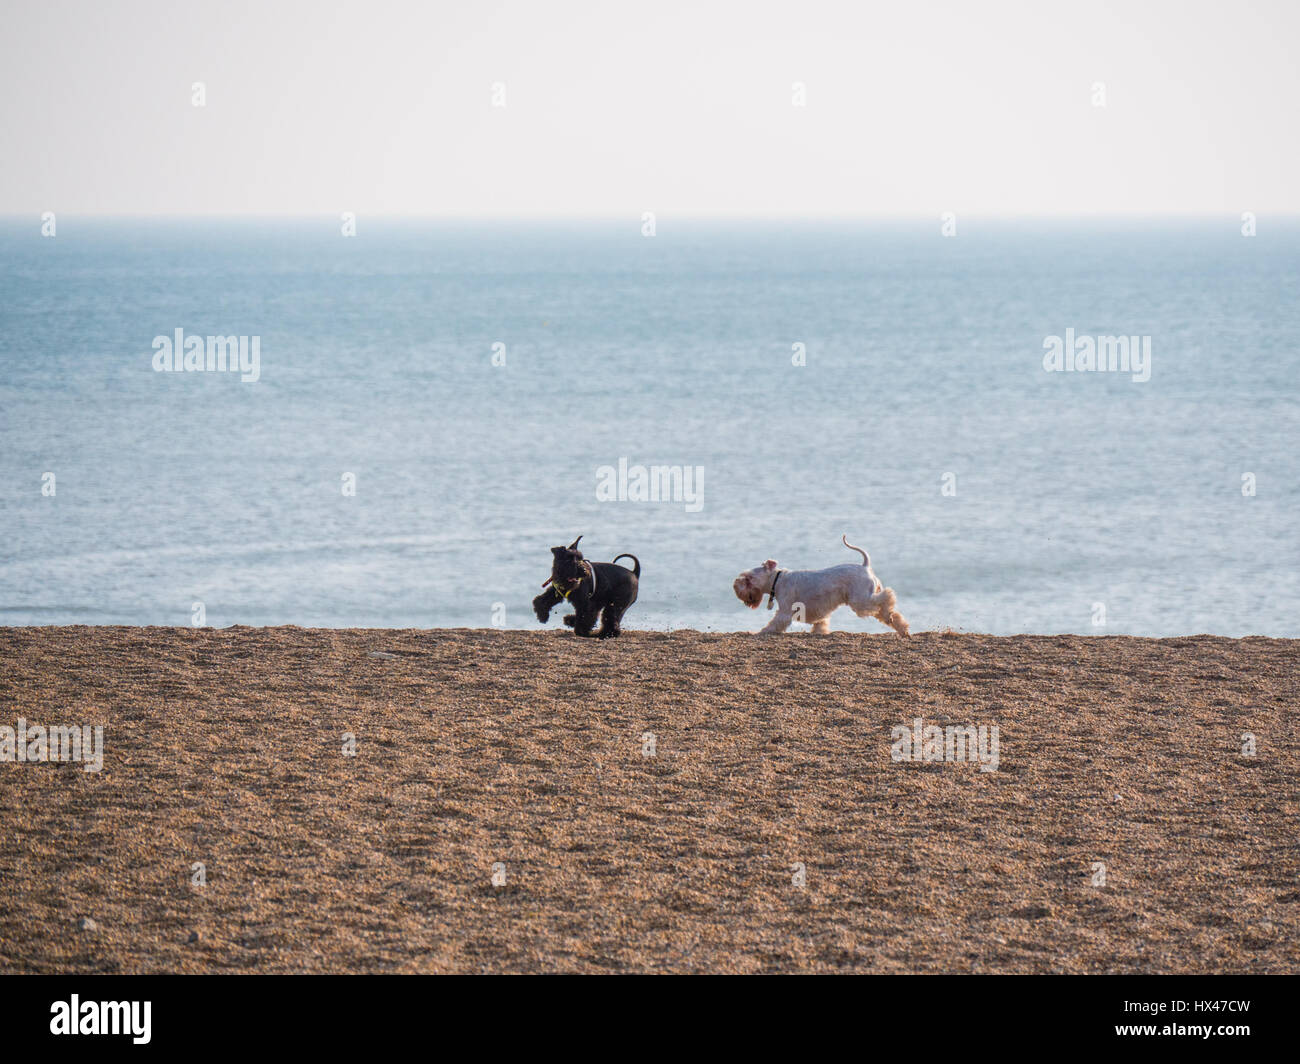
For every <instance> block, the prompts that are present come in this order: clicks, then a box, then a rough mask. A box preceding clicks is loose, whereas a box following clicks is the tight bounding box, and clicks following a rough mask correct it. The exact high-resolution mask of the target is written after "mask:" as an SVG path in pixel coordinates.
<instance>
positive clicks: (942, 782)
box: [0, 627, 1300, 973]
mask: <svg viewBox="0 0 1300 1064" xmlns="http://www.w3.org/2000/svg"><path fill="white" fill-rule="evenodd" d="M0 662H2V663H3V668H2V669H0V725H3V726H7V727H9V728H11V729H16V728H17V727H18V722H19V719H20V718H22V719H23V720H25V721H26V722H27V725H28V726H29V727H30V726H32V725H65V724H67V725H71V724H76V725H92V726H94V725H99V726H102V727H103V767H102V769H101V770H100V771H98V772H86V771H84V767H83V766H82V765H80V764H75V763H65V764H49V763H15V762H9V763H0V823H2V824H3V826H4V829H3V830H4V845H3V847H2V848H0V971H3V972H126V973H131V972H833V971H855V972H1021V973H1027V972H1074V973H1100V972H1285V971H1296V970H1297V969H1298V968H1300V934H1298V931H1300V843H1298V842H1297V837H1298V834H1300V819H1298V817H1300V784H1298V783H1297V779H1298V773H1297V764H1298V763H1300V739H1298V738H1297V728H1296V708H1297V703H1298V700H1300V681H1298V680H1297V674H1298V673H1300V642H1298V641H1293V640H1276V639H1263V638H1250V639H1242V640H1231V639H1222V638H1211V637H1196V638H1182V639H1165V640H1153V639H1137V638H1126V637H1111V638H1082V637H1075V636H1062V637H991V636H979V635H966V634H948V633H944V634H936V633H921V634H918V635H916V636H914V637H913V638H912V639H910V640H901V639H897V638H895V637H894V636H892V635H890V634H887V633H886V634H881V635H879V636H862V635H850V634H833V635H830V636H825V637H812V636H809V635H805V634H796V635H789V636H784V637H777V638H769V639H760V638H757V637H754V636H748V635H733V634H727V635H710V634H700V633H697V632H673V633H650V632H629V633H627V634H626V636H625V637H624V638H623V639H620V640H618V641H608V642H597V641H594V640H577V639H574V638H573V637H572V636H571V635H570V634H569V633H567V632H557V631H546V632H540V631H539V632H515V631H510V632H507V631H491V630H427V631H424V630H401V631H393V630H369V629H367V630H324V629H302V628H293V627H286V628H264V629H262V628H230V629H224V630H214V629H180V628H114V627H66V628H4V629H0ZM917 719H919V720H921V721H923V722H924V724H926V725H937V726H939V727H944V726H949V725H967V724H969V725H973V726H979V725H987V726H996V727H997V728H998V735H999V744H1000V745H999V758H998V764H997V769H996V771H981V769H980V767H979V766H978V765H976V764H971V763H951V762H943V761H940V762H931V763H925V762H919V763H917V762H912V763H909V762H900V761H896V760H895V759H894V758H893V756H891V742H892V740H891V729H893V728H895V727H896V726H904V727H906V728H911V727H912V724H913V721H914V720H917ZM1245 733H1249V734H1250V735H1252V736H1253V737H1254V743H1255V750H1254V753H1253V755H1251V754H1247V753H1244V752H1243V749H1244V746H1245V744H1246V743H1247V742H1248V740H1245V739H1243V735H1244V734H1245ZM349 734H350V735H352V736H354V737H355V739H354V741H355V753H354V754H353V755H352V756H349V755H348V754H347V753H346V752H345V748H346V747H350V744H349V743H348V741H347V739H346V738H345V736H346V735H349ZM196 865H200V866H202V867H201V869H196ZM1102 865H1104V878H1099V877H1101V876H1102V875H1103V870H1101V869H1100V867H1099V866H1102ZM494 877H495V879H496V882H495V883H494ZM87 921H90V922H89V923H88V922H87Z"/></svg>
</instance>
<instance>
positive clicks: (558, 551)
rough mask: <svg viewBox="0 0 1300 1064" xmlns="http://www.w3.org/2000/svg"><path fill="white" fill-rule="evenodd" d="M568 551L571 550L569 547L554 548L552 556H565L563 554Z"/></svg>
mask: <svg viewBox="0 0 1300 1064" xmlns="http://www.w3.org/2000/svg"><path fill="white" fill-rule="evenodd" d="M568 549H569V548H568V547H552V548H551V553H552V554H563V553H564V552H565V551H566V550H568Z"/></svg>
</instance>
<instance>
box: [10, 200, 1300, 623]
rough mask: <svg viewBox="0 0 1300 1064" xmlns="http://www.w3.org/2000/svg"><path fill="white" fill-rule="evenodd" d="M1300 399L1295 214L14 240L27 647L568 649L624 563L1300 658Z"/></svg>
mask: <svg viewBox="0 0 1300 1064" xmlns="http://www.w3.org/2000/svg"><path fill="white" fill-rule="evenodd" d="M178 331H179V332H178ZM191 337H193V338H196V339H195V340H193V342H192V343H191V344H190V349H189V350H188V351H187V347H186V345H187V341H188V340H189V338H191ZM209 337H211V338H213V340H212V341H209V340H208V338H209ZM217 338H220V339H217ZM1121 340H1122V341H1123V343H1121V342H1120V341H1121ZM195 345H197V349H195ZM241 345H242V351H243V354H244V357H245V363H244V365H243V366H240V367H238V368H237V369H235V370H233V371H232V370H231V369H230V368H226V369H224V370H223V369H220V368H219V367H218V365H217V362H218V356H220V360H221V361H226V364H227V366H228V365H229V362H228V361H227V356H231V358H232V359H233V358H234V355H235V352H237V351H239V350H241ZM210 348H211V356H212V357H211V360H209V349H210ZM1090 351H1091V352H1092V354H1091V357H1090V356H1089V352H1090ZM254 354H256V358H255V359H254V357H253V356H254ZM187 356H188V357H187ZM234 360H235V361H236V363H237V359H234ZM209 362H211V368H209ZM254 362H255V365H254ZM187 363H188V364H189V365H191V366H192V367H193V368H191V369H186V368H185V367H186V364H187ZM1098 365H1100V366H1101V367H1102V368H1096V367H1097V366H1098ZM1298 369H1300V220H1297V219H1287V218H1282V219H1270V218H1267V217H1260V218H1259V219H1258V220H1250V221H1249V222H1246V221H1243V219H1242V218H1240V217H1238V216H1237V215H1236V214H1226V215H1224V216H1222V217H1203V218H1170V219H1159V220H1152V219H1149V218H1079V219H1070V220H1063V219H1043V220H1038V219H1026V218H1019V219H990V218H985V219H974V218H972V219H965V218H962V219H958V220H956V222H955V224H954V223H953V220H951V219H949V220H947V221H944V220H941V219H940V218H938V217H935V218H933V219H910V220H901V219H896V220H890V221H869V220H861V219H854V220H843V221H833V220H817V221H809V220H780V219H766V220H754V221H746V220H739V219H718V218H711V219H701V218H689V217H683V218H679V217H673V216H671V215H667V214H661V215H660V216H658V217H657V218H655V219H653V222H652V223H647V221H646V219H644V218H643V217H642V216H640V215H633V216H630V217H627V218H611V219H580V220H547V221H507V220H436V219H401V218H367V217H364V216H363V217H360V218H357V219H355V220H352V221H349V220H348V219H343V218H338V217H325V218H293V219H270V218H243V217H241V218H221V217H207V218H167V217H112V218H105V217H95V218H89V217H76V216H72V215H67V216H64V215H59V216H57V218H54V217H50V218H46V219H45V220H44V221H43V220H42V218H41V217H40V216H22V217H17V216H8V217H5V218H4V219H3V220H0V624H3V625H64V624H126V625H181V626H188V625H193V624H204V625H210V626H218V627H222V626H227V625H285V624H292V625H303V626H325V627H376V628H407V627H416V628H438V627H483V628H489V627H494V626H495V627H502V628H510V629H536V628H538V627H539V625H538V622H537V621H536V619H535V618H534V616H533V614H532V611H531V608H530V600H531V599H532V597H533V596H534V595H537V594H538V593H539V592H540V591H541V588H542V582H543V581H544V580H545V579H546V577H547V575H548V572H549V566H550V558H551V554H550V548H551V547H552V546H555V545H558V544H567V543H569V542H570V541H572V540H573V539H574V538H575V537H577V536H582V542H581V548H582V549H583V550H584V551H586V553H587V556H588V557H590V558H592V559H594V560H609V559H611V558H613V557H614V556H615V555H616V554H620V553H623V552H630V553H632V554H634V555H636V556H637V558H638V559H639V560H640V563H641V567H642V575H641V590H640V598H639V600H638V602H637V603H636V604H635V605H634V606H633V607H632V609H631V610H630V611H629V612H628V614H627V616H626V618H625V626H626V627H627V628H631V629H638V628H639V629H654V630H670V629H671V630H675V629H700V630H704V631H722V632H726V631H747V630H749V631H752V630H757V629H758V628H759V627H761V626H762V625H763V624H764V623H765V622H766V620H767V619H768V617H769V616H770V615H769V614H768V613H767V612H766V610H764V609H759V610H758V611H753V610H750V609H747V608H746V607H745V606H744V605H743V604H742V603H740V602H739V601H738V600H737V599H736V598H735V596H734V594H733V593H732V588H731V585H732V581H733V579H734V578H735V576H736V575H737V574H738V573H739V572H740V571H741V570H742V569H746V568H750V567H752V566H755V565H759V564H762V563H763V562H764V560H765V559H768V558H771V559H774V560H776V561H777V563H778V564H779V565H780V566H782V567H784V568H792V569H795V568H821V567H824V566H830V565H838V564H845V563H852V562H856V561H858V560H859V559H858V556H857V555H856V554H853V553H851V552H850V551H848V550H846V549H845V548H844V546H843V545H842V544H841V542H840V537H841V536H842V535H846V534H847V536H848V539H849V541H850V542H851V543H854V544H858V545H861V546H863V547H865V548H866V549H867V550H868V551H869V552H870V555H871V560H872V564H873V566H874V568H875V570H876V573H877V575H878V576H879V577H880V578H881V579H882V580H883V581H884V583H885V584H887V585H888V586H890V587H892V588H893V589H894V590H895V592H896V594H897V596H898V603H899V609H900V611H901V612H902V613H903V614H904V615H905V616H906V617H907V618H908V620H909V621H910V622H911V624H912V628H913V631H914V632H916V631H922V630H936V629H951V630H954V631H965V632H989V633H995V634H1011V633H1039V634H1056V633H1078V634H1083V635H1114V634H1131V635H1142V636H1177V635H1185V634H1193V633H1214V634H1220V635H1229V636H1243V635H1252V634H1254V635H1266V636H1289V637H1296V636H1300V536H1298V535H1297V516H1300V372H1298ZM624 564H629V563H626V562H625V563H624ZM832 624H833V627H834V628H835V629H838V630H846V631H863V632H880V633H885V634H887V633H888V630H887V629H885V628H884V627H883V626H881V625H880V624H879V623H878V622H877V621H875V620H874V619H871V618H866V619H859V618H857V617H855V616H854V615H853V614H852V613H851V612H849V611H848V610H841V611H840V612H838V613H837V614H836V615H835V617H834V619H833V621H832ZM551 627H553V628H558V627H559V624H558V617H557V616H555V615H553V616H552V620H551Z"/></svg>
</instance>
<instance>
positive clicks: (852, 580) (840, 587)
mask: <svg viewBox="0 0 1300 1064" xmlns="http://www.w3.org/2000/svg"><path fill="white" fill-rule="evenodd" d="M842 538H843V540H844V545H845V546H846V547H848V548H849V550H855V551H857V552H858V553H859V554H861V555H862V564H861V565H833V566H831V568H829V569H782V568H780V567H779V566H778V565H777V564H776V562H774V561H773V560H772V559H771V558H768V560H767V561H765V562H764V563H763V564H762V565H757V566H755V567H754V568H753V569H747V570H746V571H745V572H743V573H741V574H740V575H739V576H738V577H736V580H735V582H734V583H733V584H732V588H733V589H734V590H735V592H736V598H738V599H740V601H741V602H743V603H744V604H745V605H746V606H748V607H750V608H751V609H755V610H756V609H758V607H759V604H760V603H761V602H762V601H763V596H765V595H770V594H771V593H772V585H773V584H774V583H775V584H776V601H777V605H778V608H777V611H776V616H775V617H773V618H772V620H771V622H770V623H769V624H768V625H767V627H766V628H764V629H763V632H762V634H764V635H769V634H773V633H776V632H784V631H785V630H786V629H787V628H789V627H790V624H791V622H793V621H802V622H803V623H805V624H811V625H812V630H813V632H814V634H817V635H822V634H824V633H826V632H829V631H830V630H831V622H830V616H831V613H832V612H834V611H835V610H836V609H838V608H839V607H840V606H848V607H849V608H850V609H852V610H853V612H854V613H856V614H857V615H858V616H859V617H875V618H876V619H877V620H879V621H880V623H881V624H887V625H889V627H890V628H892V629H893V630H894V631H895V632H897V633H898V634H899V635H904V636H905V635H907V634H908V624H907V621H906V620H905V619H904V618H903V615H902V614H901V613H899V612H898V610H897V609H896V606H897V604H898V603H897V600H896V599H895V597H894V591H893V588H888V587H884V586H882V585H881V583H880V580H879V579H877V577H876V574H875V573H874V572H872V570H871V559H870V558H869V557H868V556H867V552H866V551H864V550H863V549H862V548H861V547H855V546H854V545H853V544H852V543H850V542H849V540H848V536H844V537H842Z"/></svg>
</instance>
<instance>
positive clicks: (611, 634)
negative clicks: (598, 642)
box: [596, 628, 618, 639]
mask: <svg viewBox="0 0 1300 1064" xmlns="http://www.w3.org/2000/svg"><path fill="white" fill-rule="evenodd" d="M596 638H597V639H617V638H618V629H617V628H602V629H601V630H600V631H599V632H597V633H596Z"/></svg>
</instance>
